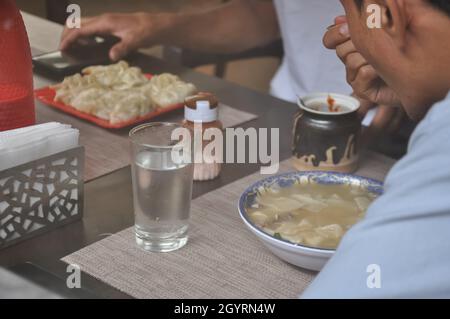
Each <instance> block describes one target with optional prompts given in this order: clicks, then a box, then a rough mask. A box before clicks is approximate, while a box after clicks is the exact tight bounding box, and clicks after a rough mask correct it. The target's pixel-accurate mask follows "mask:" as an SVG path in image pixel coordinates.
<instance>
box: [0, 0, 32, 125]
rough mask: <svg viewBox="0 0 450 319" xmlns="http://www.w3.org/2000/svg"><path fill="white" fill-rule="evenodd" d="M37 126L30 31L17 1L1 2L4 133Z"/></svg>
mask: <svg viewBox="0 0 450 319" xmlns="http://www.w3.org/2000/svg"><path fill="white" fill-rule="evenodd" d="M33 124H35V113H34V98H33V69H32V63H31V51H30V44H29V42H28V36H27V32H26V30H25V25H24V23H23V20H22V16H21V15H20V12H19V10H18V9H17V7H16V4H15V2H14V1H13V0H0V131H5V130H10V129H14V128H18V127H24V126H28V125H33Z"/></svg>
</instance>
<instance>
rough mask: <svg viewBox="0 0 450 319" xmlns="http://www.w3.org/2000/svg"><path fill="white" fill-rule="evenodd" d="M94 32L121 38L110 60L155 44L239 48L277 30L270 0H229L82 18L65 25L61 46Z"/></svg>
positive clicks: (233, 50) (255, 44) (276, 33)
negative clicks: (190, 8)
mask: <svg viewBox="0 0 450 319" xmlns="http://www.w3.org/2000/svg"><path fill="white" fill-rule="evenodd" d="M93 34H103V35H104V34H112V35H115V36H117V37H119V38H121V40H122V41H121V42H120V43H118V44H117V45H116V46H114V47H113V48H112V49H111V53H110V55H111V58H112V59H113V60H117V59H119V58H121V57H123V56H124V55H126V54H127V53H129V52H130V51H132V50H136V49H139V48H143V47H149V46H152V45H157V44H164V45H174V46H179V47H182V48H187V49H193V50H196V51H202V52H211V53H238V52H242V51H245V50H248V49H251V48H255V47H258V46H263V45H265V44H268V43H270V42H272V41H274V40H276V39H277V38H278V37H279V36H280V32H279V26H278V20H277V15H276V12H275V8H274V5H273V3H272V1H268V0H233V1H230V2H228V3H226V4H224V5H221V6H218V7H215V8H212V9H208V10H202V11H199V12H189V13H185V12H181V13H134V14H104V15H101V16H98V17H91V18H86V19H83V20H82V27H81V28H80V29H67V28H66V29H65V31H64V32H63V36H62V39H61V49H66V48H68V47H69V46H70V45H71V44H72V43H74V42H75V41H76V40H77V39H78V38H80V37H83V36H89V35H93Z"/></svg>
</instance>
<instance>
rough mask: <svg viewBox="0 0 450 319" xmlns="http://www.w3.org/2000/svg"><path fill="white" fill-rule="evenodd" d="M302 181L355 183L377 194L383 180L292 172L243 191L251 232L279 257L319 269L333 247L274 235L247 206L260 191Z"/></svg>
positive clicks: (244, 215) (243, 206)
mask: <svg viewBox="0 0 450 319" xmlns="http://www.w3.org/2000/svg"><path fill="white" fill-rule="evenodd" d="M295 183H300V184H305V185H306V184H311V183H314V184H327V185H330V184H333V185H341V184H344V185H353V186H357V187H361V188H365V189H367V190H368V191H369V192H371V193H374V194H376V195H381V194H382V193H383V183H381V182H379V181H376V180H374V179H370V178H366V177H361V176H357V175H351V174H343V173H334V172H292V173H286V174H281V175H276V176H272V177H268V178H266V179H263V180H261V181H259V182H257V183H255V184H253V185H252V186H250V187H249V188H247V190H245V191H244V193H243V194H242V195H241V198H240V199H239V214H240V215H241V218H242V220H243V221H244V223H245V224H246V225H247V227H248V228H249V229H250V231H251V232H252V233H254V234H255V235H256V236H257V237H258V238H259V240H261V241H262V242H263V244H264V245H265V246H266V247H267V248H269V250H270V251H271V252H272V253H274V254H275V255H276V256H278V257H279V258H281V259H283V260H284V261H286V262H288V263H290V264H293V265H296V266H298V267H301V268H305V269H309V270H314V271H319V270H321V269H322V268H323V266H324V265H325V264H326V263H327V261H328V259H330V258H331V256H333V254H334V252H335V250H334V249H322V248H315V247H308V246H304V245H299V244H294V243H291V242H289V241H287V240H283V239H279V238H275V237H273V236H271V235H270V234H267V233H266V232H264V231H263V230H262V229H260V228H258V227H257V226H256V225H255V224H254V223H253V222H252V221H251V219H250V218H249V216H248V213H247V212H248V209H250V208H252V205H254V204H255V202H256V197H257V195H258V191H260V190H261V188H263V189H268V188H273V187H276V188H287V187H290V186H292V185H293V184H295Z"/></svg>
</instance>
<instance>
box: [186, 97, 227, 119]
mask: <svg viewBox="0 0 450 319" xmlns="http://www.w3.org/2000/svg"><path fill="white" fill-rule="evenodd" d="M218 106H219V102H218V100H217V98H216V97H215V96H214V95H213V94H211V93H199V94H197V95H194V96H191V97H188V98H186V100H185V106H184V117H185V119H186V120H188V121H190V122H197V123H198V122H202V123H209V122H214V121H217V118H218V116H219V110H218Z"/></svg>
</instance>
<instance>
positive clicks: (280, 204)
mask: <svg viewBox="0 0 450 319" xmlns="http://www.w3.org/2000/svg"><path fill="white" fill-rule="evenodd" d="M377 196H378V195H377V194H375V193H372V192H370V191H369V190H367V189H365V188H363V187H359V186H356V185H351V184H350V185H346V184H314V183H310V184H300V183H296V184H294V185H292V186H290V187H286V188H281V187H280V188H278V187H270V188H263V187H261V188H260V189H259V190H258V194H257V196H256V198H255V202H254V204H253V205H252V207H251V208H249V209H248V216H249V218H250V220H251V221H252V222H253V223H254V224H255V225H256V226H257V227H258V228H260V229H261V230H263V231H264V232H265V233H267V234H269V235H272V236H274V237H276V238H279V239H283V240H286V241H289V242H292V243H294V244H299V245H304V246H308V247H313V248H320V249H336V248H337V246H338V245H339V242H340V241H341V239H342V237H343V236H344V234H345V233H346V232H347V231H348V230H349V229H350V228H351V227H352V226H353V225H354V224H356V223H357V222H358V221H360V220H361V219H362V218H363V217H364V215H365V213H366V210H367V208H368V207H369V205H370V204H371V203H372V202H373V201H374V200H375V199H376V197H377Z"/></svg>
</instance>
